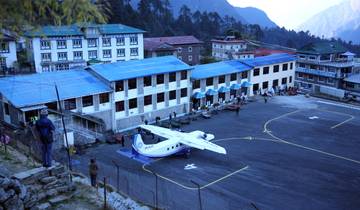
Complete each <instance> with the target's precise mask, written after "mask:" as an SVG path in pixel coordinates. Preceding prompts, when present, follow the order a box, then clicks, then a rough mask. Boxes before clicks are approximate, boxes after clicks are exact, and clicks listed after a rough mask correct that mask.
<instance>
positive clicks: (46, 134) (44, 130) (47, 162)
mask: <svg viewBox="0 0 360 210" xmlns="http://www.w3.org/2000/svg"><path fill="white" fill-rule="evenodd" d="M47 116H48V111H47V110H46V109H43V110H41V111H40V119H39V120H37V121H36V123H35V126H36V129H37V131H38V132H39V136H40V140H41V143H42V159H43V166H44V167H51V161H52V160H51V148H52V143H53V141H54V139H53V133H52V132H53V131H54V130H55V127H54V124H53V123H52V122H51V120H49V119H48V117H47Z"/></svg>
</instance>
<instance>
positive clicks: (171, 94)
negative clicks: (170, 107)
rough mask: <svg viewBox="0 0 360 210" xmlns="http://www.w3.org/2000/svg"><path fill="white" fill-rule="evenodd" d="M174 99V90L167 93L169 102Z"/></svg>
mask: <svg viewBox="0 0 360 210" xmlns="http://www.w3.org/2000/svg"><path fill="white" fill-rule="evenodd" d="M175 99H176V90H172V91H170V92H169V100H175Z"/></svg>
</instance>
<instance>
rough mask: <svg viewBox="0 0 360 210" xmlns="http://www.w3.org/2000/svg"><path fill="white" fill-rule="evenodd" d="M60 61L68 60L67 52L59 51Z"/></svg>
mask: <svg viewBox="0 0 360 210" xmlns="http://www.w3.org/2000/svg"><path fill="white" fill-rule="evenodd" d="M58 61H67V53H66V52H59V53H58Z"/></svg>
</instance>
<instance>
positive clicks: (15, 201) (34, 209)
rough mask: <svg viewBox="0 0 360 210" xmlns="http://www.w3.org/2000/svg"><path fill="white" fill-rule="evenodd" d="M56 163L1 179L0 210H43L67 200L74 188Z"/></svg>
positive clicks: (62, 168)
mask: <svg viewBox="0 0 360 210" xmlns="http://www.w3.org/2000/svg"><path fill="white" fill-rule="evenodd" d="M69 176H70V175H69V172H68V171H67V170H65V168H64V167H63V166H61V165H59V164H57V165H55V166H53V167H50V168H44V167H40V168H35V169H31V170H29V171H25V172H21V173H18V174H15V175H13V176H12V177H11V178H5V177H0V210H22V209H29V210H38V209H39V210H40V209H42V210H44V209H49V208H50V207H51V206H54V205H57V204H58V203H61V202H63V201H65V200H67V199H70V198H71V197H72V196H73V194H72V192H73V191H75V190H76V189H75V185H73V184H71V183H70V179H69Z"/></svg>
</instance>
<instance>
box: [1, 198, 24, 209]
mask: <svg viewBox="0 0 360 210" xmlns="http://www.w3.org/2000/svg"><path fill="white" fill-rule="evenodd" d="M4 208H5V209H7V210H23V209H24V204H23V202H22V201H21V200H20V198H19V196H18V195H14V196H13V197H11V198H9V199H8V200H7V201H5V203H4Z"/></svg>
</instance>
